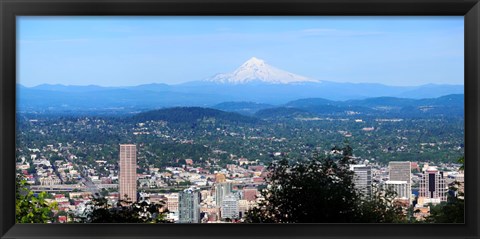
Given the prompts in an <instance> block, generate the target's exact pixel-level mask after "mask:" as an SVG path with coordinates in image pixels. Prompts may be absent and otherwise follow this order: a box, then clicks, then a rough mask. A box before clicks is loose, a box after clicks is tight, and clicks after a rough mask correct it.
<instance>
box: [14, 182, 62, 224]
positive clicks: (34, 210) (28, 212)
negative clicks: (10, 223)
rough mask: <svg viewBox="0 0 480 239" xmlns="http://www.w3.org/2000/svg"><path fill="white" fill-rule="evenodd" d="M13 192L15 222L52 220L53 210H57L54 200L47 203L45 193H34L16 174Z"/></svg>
mask: <svg viewBox="0 0 480 239" xmlns="http://www.w3.org/2000/svg"><path fill="white" fill-rule="evenodd" d="M15 182H16V185H15V186H16V187H15V189H16V192H15V210H16V213H15V222H16V223H49V222H53V221H54V220H53V214H54V212H53V210H57V204H56V202H53V203H49V202H47V200H45V199H46V198H47V193H46V192H41V193H38V194H36V193H34V192H32V191H30V190H29V189H28V187H27V182H26V180H25V179H24V178H23V177H22V176H17V178H16V180H15Z"/></svg>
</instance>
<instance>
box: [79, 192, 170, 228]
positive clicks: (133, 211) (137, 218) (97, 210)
mask: <svg viewBox="0 0 480 239" xmlns="http://www.w3.org/2000/svg"><path fill="white" fill-rule="evenodd" d="M167 212H168V210H166V209H165V208H164V203H163V202H160V203H151V202H150V201H149V200H148V199H145V200H140V201H138V202H131V201H129V200H128V199H125V200H119V202H118V203H117V204H115V205H112V204H109V203H108V200H107V199H106V198H105V197H103V196H101V195H99V194H96V195H95V197H93V198H92V201H91V202H90V203H89V204H87V208H86V209H85V211H84V213H83V214H82V215H73V218H74V221H75V222H81V223H168V222H170V221H168V220H167V219H166V213H167Z"/></svg>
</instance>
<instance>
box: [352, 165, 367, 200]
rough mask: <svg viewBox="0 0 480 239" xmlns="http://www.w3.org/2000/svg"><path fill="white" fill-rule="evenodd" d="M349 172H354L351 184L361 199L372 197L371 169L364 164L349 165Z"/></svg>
mask: <svg viewBox="0 0 480 239" xmlns="http://www.w3.org/2000/svg"><path fill="white" fill-rule="evenodd" d="M350 170H352V171H353V172H354V179H353V183H354V184H355V188H356V189H358V190H359V191H360V192H361V193H362V196H363V197H366V198H369V197H371V196H372V167H371V166H366V165H364V164H356V165H350Z"/></svg>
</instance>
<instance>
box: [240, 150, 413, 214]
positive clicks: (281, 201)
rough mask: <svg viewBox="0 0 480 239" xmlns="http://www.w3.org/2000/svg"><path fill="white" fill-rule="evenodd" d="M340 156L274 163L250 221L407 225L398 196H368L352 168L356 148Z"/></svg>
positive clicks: (389, 193)
mask: <svg viewBox="0 0 480 239" xmlns="http://www.w3.org/2000/svg"><path fill="white" fill-rule="evenodd" d="M332 152H337V153H335V154H332V155H329V156H326V157H320V156H318V155H317V156H314V158H312V159H311V160H307V161H295V162H291V160H290V162H289V160H287V159H283V160H280V161H276V162H273V163H272V164H271V165H270V167H269V170H270V175H269V177H268V179H267V180H268V183H269V186H268V187H267V189H266V190H264V191H262V196H263V197H264V200H263V201H262V202H261V203H260V204H259V206H258V207H257V208H254V209H251V210H250V211H249V212H247V215H246V218H245V221H246V222H250V223H255V222H257V223H262V222H263V223H355V222H360V223H364V222H372V223H378V222H387V223H388V222H402V221H405V216H404V214H403V213H402V209H401V207H400V206H398V205H396V204H395V203H393V198H394V196H395V195H394V194H392V193H391V192H387V193H383V192H380V191H375V192H374V195H373V196H372V197H371V198H365V197H362V195H361V194H360V192H358V191H357V190H356V189H355V187H354V180H353V176H354V174H353V171H351V170H350V168H349V167H350V164H352V163H354V162H353V160H352V157H351V155H352V149H351V148H350V147H348V146H346V147H345V148H342V149H339V148H334V149H333V150H332Z"/></svg>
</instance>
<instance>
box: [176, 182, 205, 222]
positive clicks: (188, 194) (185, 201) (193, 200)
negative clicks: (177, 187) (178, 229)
mask: <svg viewBox="0 0 480 239" xmlns="http://www.w3.org/2000/svg"><path fill="white" fill-rule="evenodd" d="M178 222H179V223H200V191H198V190H197V189H193V188H189V189H185V190H184V191H183V192H180V193H179V194H178Z"/></svg>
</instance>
